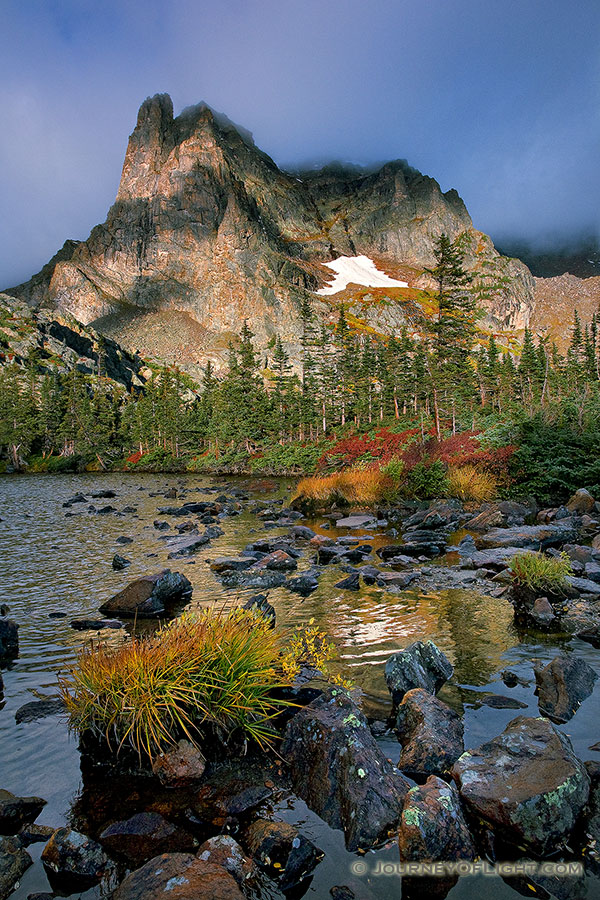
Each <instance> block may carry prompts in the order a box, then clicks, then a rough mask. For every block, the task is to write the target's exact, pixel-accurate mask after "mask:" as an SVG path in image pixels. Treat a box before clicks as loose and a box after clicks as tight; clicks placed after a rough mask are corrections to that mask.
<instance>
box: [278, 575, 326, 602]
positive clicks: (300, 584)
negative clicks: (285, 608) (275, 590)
mask: <svg viewBox="0 0 600 900" xmlns="http://www.w3.org/2000/svg"><path fill="white" fill-rule="evenodd" d="M283 587H284V588H287V590H288V591H292V592H293V593H294V594H300V596H301V597H308V595H309V594H312V592H313V591H316V590H317V588H318V587H319V582H318V580H317V576H316V575H309V574H304V575H298V576H297V577H296V578H288V580H287V581H286V582H285V584H284V585H283Z"/></svg>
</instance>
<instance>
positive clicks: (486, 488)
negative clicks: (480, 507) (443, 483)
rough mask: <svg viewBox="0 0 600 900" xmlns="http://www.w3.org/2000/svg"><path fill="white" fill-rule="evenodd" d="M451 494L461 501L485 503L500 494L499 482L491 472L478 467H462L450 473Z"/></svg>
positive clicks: (451, 470)
mask: <svg viewBox="0 0 600 900" xmlns="http://www.w3.org/2000/svg"><path fill="white" fill-rule="evenodd" d="M448 485H449V494H450V496H451V497H458V499H459V500H465V501H467V500H474V501H476V502H477V503H484V502H485V501H487V500H493V499H494V497H496V495H497V493H498V482H497V481H496V478H495V477H494V476H493V475H492V474H491V472H486V471H484V470H483V469H478V468H477V467H476V466H461V467H460V468H455V469H450V470H449V471H448Z"/></svg>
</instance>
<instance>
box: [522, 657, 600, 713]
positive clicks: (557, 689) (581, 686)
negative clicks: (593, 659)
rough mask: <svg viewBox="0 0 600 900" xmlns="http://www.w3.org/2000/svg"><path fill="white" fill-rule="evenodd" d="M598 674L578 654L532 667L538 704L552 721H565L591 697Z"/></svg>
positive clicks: (556, 658)
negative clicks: (533, 668) (545, 664)
mask: <svg viewBox="0 0 600 900" xmlns="http://www.w3.org/2000/svg"><path fill="white" fill-rule="evenodd" d="M597 679H598V675H597V674H596V672H594V670H593V669H592V667H591V666H590V665H589V664H588V663H587V662H586V661H585V660H584V659H581V658H579V657H573V656H556V657H555V658H554V659H553V660H552V662H549V663H548V665H547V666H543V667H542V666H536V667H535V683H536V686H537V687H536V690H537V695H538V706H539V709H540V712H541V714H542V715H543V716H548V718H549V719H552V721H553V722H568V721H569V719H572V718H573V716H574V715H575V713H576V712H577V710H578V709H579V707H580V706H581V704H582V703H583V701H584V700H585V699H586V698H587V697H589V696H590V694H591V693H592V691H593V690H594V685H595V683H596V681H597Z"/></svg>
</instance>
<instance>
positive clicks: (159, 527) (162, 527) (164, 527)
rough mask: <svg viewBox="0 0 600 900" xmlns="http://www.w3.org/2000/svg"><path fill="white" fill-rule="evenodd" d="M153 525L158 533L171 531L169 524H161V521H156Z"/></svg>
mask: <svg viewBox="0 0 600 900" xmlns="http://www.w3.org/2000/svg"><path fill="white" fill-rule="evenodd" d="M152 525H153V526H154V528H155V529H156V531H169V530H170V528H171V526H170V525H169V523H168V522H161V521H160V519H155V520H154V522H153V523H152Z"/></svg>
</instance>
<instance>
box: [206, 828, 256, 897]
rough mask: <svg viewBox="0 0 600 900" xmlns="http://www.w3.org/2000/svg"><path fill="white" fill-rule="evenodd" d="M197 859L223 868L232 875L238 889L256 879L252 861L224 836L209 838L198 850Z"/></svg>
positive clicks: (234, 842)
mask: <svg viewBox="0 0 600 900" xmlns="http://www.w3.org/2000/svg"><path fill="white" fill-rule="evenodd" d="M196 856H197V857H198V859H201V860H203V861H204V862H210V863H213V864H214V865H217V866H223V868H224V869H227V871H228V872H229V874H230V875H232V876H233V877H234V878H235V880H236V881H237V883H238V884H239V885H240V887H241V886H242V885H244V884H246V883H247V882H252V881H254V880H255V879H256V876H257V869H256V866H255V864H254V861H253V860H251V859H249V858H248V857H247V856H246V855H245V853H244V851H243V850H242V848H241V847H240V845H239V844H238V842H237V841H235V840H234V839H233V838H232V837H230V836H229V835H226V834H218V835H216V837H211V838H209V839H208V840H207V841H204V843H203V844H201V846H200V847H199V848H198V852H197V854H196Z"/></svg>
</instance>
